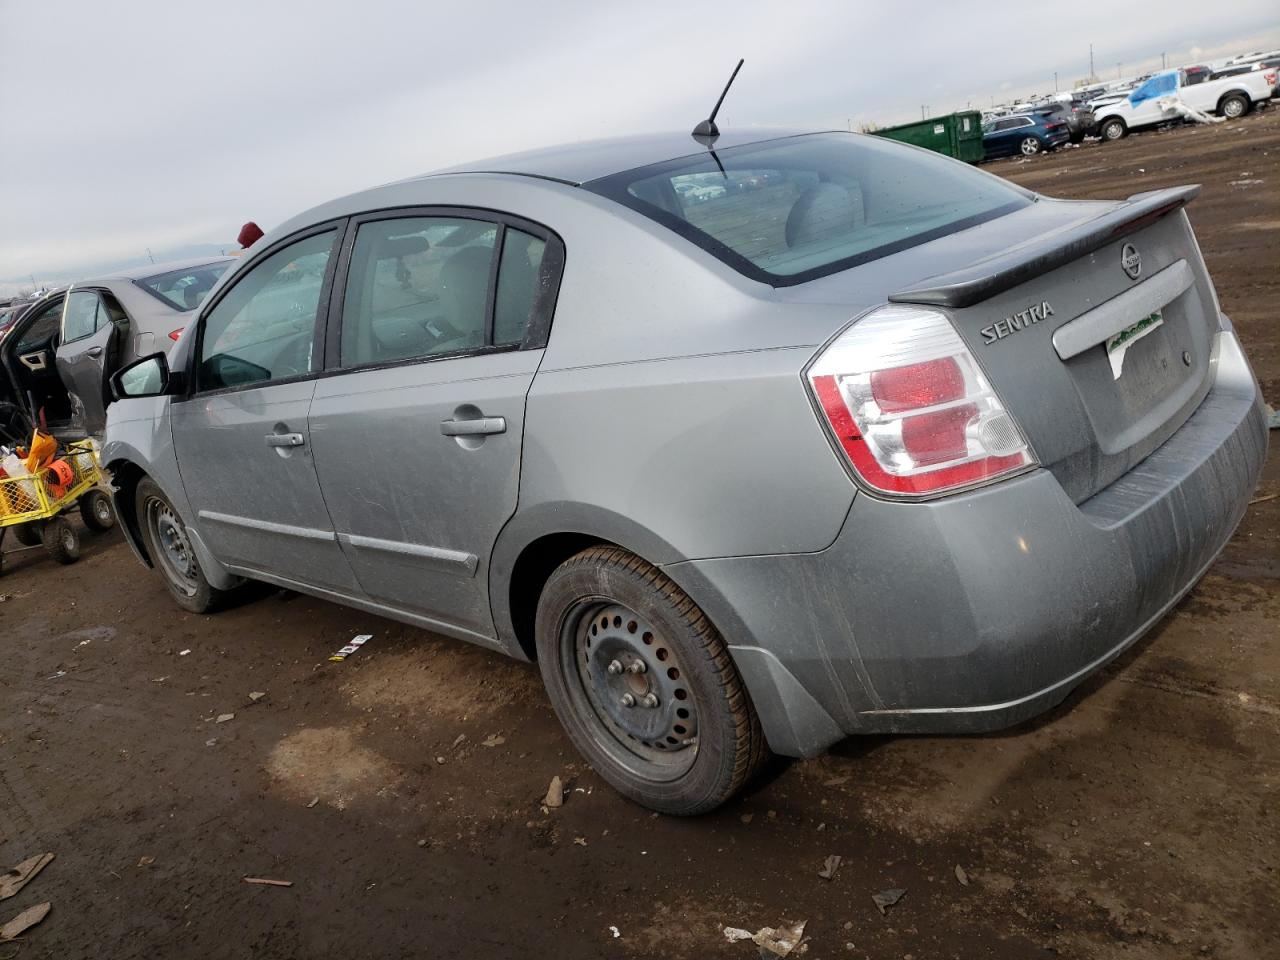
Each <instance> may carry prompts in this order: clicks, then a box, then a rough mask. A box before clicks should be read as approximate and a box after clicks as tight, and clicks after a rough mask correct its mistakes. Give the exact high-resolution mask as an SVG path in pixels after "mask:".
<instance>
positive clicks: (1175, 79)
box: [1093, 70, 1276, 140]
mask: <svg viewBox="0 0 1280 960" xmlns="http://www.w3.org/2000/svg"><path fill="white" fill-rule="evenodd" d="M1186 80H1187V77H1186V74H1184V73H1183V72H1182V71H1181V70H1166V71H1165V72H1163V73H1157V74H1156V75H1155V76H1154V77H1151V78H1149V79H1148V80H1146V81H1144V82H1143V83H1140V84H1139V85H1138V86H1137V87H1135V88H1134V89H1133V90H1132V91H1130V93H1129V95H1128V96H1127V97H1125V98H1124V99H1122V100H1118V101H1116V102H1113V103H1107V102H1106V101H1105V99H1104V100H1103V101H1102V102H1097V101H1095V104H1096V105H1094V107H1093V110H1094V114H1095V115H1096V116H1097V118H1098V127H1097V129H1098V133H1099V135H1100V136H1101V137H1102V139H1103V140H1119V139H1120V138H1121V137H1123V136H1124V135H1125V134H1127V133H1128V132H1129V131H1130V130H1137V129H1140V128H1142V127H1153V126H1155V125H1156V124H1158V123H1167V122H1169V121H1171V120H1178V119H1205V118H1206V117H1207V116H1208V115H1209V114H1217V115H1218V116H1219V117H1222V118H1224V119H1227V120H1234V119H1235V118H1236V117H1242V116H1244V115H1245V114H1246V113H1248V112H1249V111H1250V110H1252V109H1253V107H1254V105H1255V104H1259V103H1265V102H1266V101H1268V100H1270V99H1271V92H1272V89H1273V88H1274V87H1275V85H1276V71H1274V70H1253V71H1250V72H1249V73H1241V74H1237V75H1236V76H1233V77H1223V78H1222V79H1221V80H1206V81H1204V82H1203V83H1196V84H1191V85H1188V84H1187V82H1186Z"/></svg>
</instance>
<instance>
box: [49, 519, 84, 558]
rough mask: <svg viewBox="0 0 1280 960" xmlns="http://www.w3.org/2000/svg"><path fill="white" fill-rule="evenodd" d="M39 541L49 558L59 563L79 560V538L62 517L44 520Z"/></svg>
mask: <svg viewBox="0 0 1280 960" xmlns="http://www.w3.org/2000/svg"><path fill="white" fill-rule="evenodd" d="M40 539H41V541H42V542H43V543H44V548H45V550H47V551H48V553H49V556H51V557H53V559H55V560H57V561H58V562H59V563H75V562H76V561H77V560H79V559H80V537H79V536H77V534H76V532H75V530H73V529H71V524H69V523H67V521H66V520H64V519H63V518H62V517H54V518H53V519H52V520H46V521H45V523H44V526H43V527H42V528H41V530H40Z"/></svg>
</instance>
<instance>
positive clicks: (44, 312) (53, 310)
mask: <svg viewBox="0 0 1280 960" xmlns="http://www.w3.org/2000/svg"><path fill="white" fill-rule="evenodd" d="M64 302H65V301H62V300H59V301H57V302H55V303H51V304H49V305H48V306H47V307H42V308H41V309H40V312H39V313H38V314H37V315H36V316H35V317H33V318H32V320H31V322H30V324H29V325H28V326H27V328H26V329H25V330H23V331H22V334H21V336H20V337H19V339H18V347H17V352H18V355H19V356H21V355H22V354H24V353H31V352H32V351H35V350H45V349H47V348H48V347H50V346H52V341H53V336H54V334H56V333H57V332H58V325H59V323H60V322H61V320H62V307H63V304H64Z"/></svg>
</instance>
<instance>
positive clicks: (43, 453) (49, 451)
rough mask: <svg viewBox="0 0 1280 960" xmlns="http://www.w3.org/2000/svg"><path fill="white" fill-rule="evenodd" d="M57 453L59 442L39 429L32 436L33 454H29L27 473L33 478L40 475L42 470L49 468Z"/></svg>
mask: <svg viewBox="0 0 1280 960" xmlns="http://www.w3.org/2000/svg"><path fill="white" fill-rule="evenodd" d="M57 452H58V441H57V440H55V439H53V437H51V436H49V434H47V433H45V432H44V431H43V430H41V429H40V428H38V427H37V428H36V432H35V433H34V434H32V436H31V452H30V453H28V454H27V463H26V467H27V473H29V474H31V475H32V476H34V475H35V474H37V473H39V472H40V468H41V467H44V466H47V465H48V463H49V461H50V460H52V459H53V455H54V454H55V453H57Z"/></svg>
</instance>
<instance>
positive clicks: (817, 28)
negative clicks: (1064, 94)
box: [0, 0, 1280, 279]
mask: <svg viewBox="0 0 1280 960" xmlns="http://www.w3.org/2000/svg"><path fill="white" fill-rule="evenodd" d="M1232 7H1233V9H1232V17H1231V26H1230V28H1229V29H1224V28H1223V27H1222V18H1221V17H1220V15H1219V11H1218V10H1216V9H1215V8H1214V7H1213V5H1211V4H1205V3H1204V2H1203V0H1168V2H1166V3H1164V4H1162V5H1161V6H1160V9H1159V13H1158V14H1153V15H1152V16H1151V17H1148V18H1144V17H1143V16H1141V15H1140V14H1137V13H1135V12H1134V11H1135V9H1136V8H1134V7H1132V6H1129V7H1125V8H1123V12H1117V11H1118V10H1120V8H1119V7H1117V5H1116V4H1114V3H1110V2H1097V0H1080V2H1077V3H1074V4H1071V5H1069V7H1064V6H1063V5H1061V4H1043V5H1038V4H1037V5H1032V4H1026V3H1018V2H1007V0H989V2H971V3H955V4H952V3H946V4H942V3H916V2H900V3H894V4H883V3H857V4H854V3H829V4H816V3H803V2H797V3H792V4H781V3H777V2H776V0H771V2H761V0H736V2H731V3H718V4H711V3H701V2H684V3H679V4H675V3H655V2H647V3H578V2H542V3H538V4H522V3H490V2H474V3H470V4H448V5H446V4H438V3H437V4H425V3H403V2H390V0H361V2H359V3H350V2H343V3H340V4H339V3H332V2H325V3H321V2H316V0H312V2H294V0H289V2H284V0H280V2H273V3H261V2H243V0H223V2H220V3H217V4H211V5H191V4H177V3H173V2H171V0H131V2H130V3H128V4H104V3H101V2H96V0H63V2H59V3H40V4H19V3H18V2H17V0H0V36H3V37H5V38H6V43H5V46H4V52H3V56H2V57H0V130H3V131H4V149H3V150H0V225H3V229H2V230H0V278H5V277H23V276H26V275H28V274H30V273H32V272H34V273H36V275H37V278H38V279H45V278H53V277H56V276H62V277H66V276H69V275H71V274H74V273H75V271H76V270H77V269H81V268H84V267H86V266H87V265H89V264H96V263H102V262H107V261H112V260H120V259H129V258H136V257H138V256H140V255H141V254H142V252H143V250H144V249H145V248H146V247H151V248H152V249H155V250H157V251H158V250H162V249H167V248H173V247H177V246H181V245H183V244H188V243H197V242H210V241H223V242H226V241H229V240H231V239H232V238H233V237H234V236H235V234H236V232H237V230H238V228H239V226H240V224H241V223H242V222H243V221H244V220H246V219H256V220H258V221H259V222H260V223H261V224H262V225H263V226H264V227H270V226H271V225H273V224H275V223H277V222H279V221H280V220H282V219H284V218H285V217H287V216H290V215H292V214H293V213H296V212H298V211H299V210H301V209H303V208H305V207H307V206H309V205H311V204H314V203H318V202H321V201H323V200H325V199H327V198H329V197H332V196H334V195H337V194H341V193H346V192H349V191H352V190H357V189H360V188H363V187H366V186H369V185H371V184H374V183H378V182H383V181H386V180H392V179H397V178H400V177H405V176H410V175H413V174H415V173H420V172H423V171H426V170H430V169H433V168H436V167H440V166H445V165H448V164H451V163H457V162H461V161H464V160H468V159H472V158H475V157H478V156H483V155H487V154H494V153H505V152H509V151H513V150H520V149H526V148H530V147H535V146H540V145H544V144H549V143H554V142H558V141H564V140H577V139H584V138H591V137H599V136H610V135H616V134H623V133H631V132H637V131H644V130H654V129H663V128H672V127H674V128H680V129H683V128H685V127H691V126H692V124H693V123H694V122H695V121H696V120H697V119H699V117H701V116H702V115H704V114H705V112H706V111H707V109H708V108H709V107H710V105H711V103H712V101H713V100H714V97H715V95H716V94H717V93H718V90H719V87H720V85H721V84H723V82H724V79H725V78H726V76H727V74H728V71H729V69H730V68H731V67H732V64H733V62H734V60H735V59H736V58H737V57H738V56H743V57H746V59H747V66H746V67H745V68H744V70H743V72H742V75H741V76H740V77H739V80H738V83H737V84H736V86H735V88H734V90H733V93H732V94H731V96H730V98H729V100H728V101H726V104H725V108H724V111H723V113H722V118H723V119H724V120H726V121H727V122H729V123H734V124H739V125H745V124H754V123H760V124H767V125H785V126H815V127H832V126H840V127H843V126H845V125H846V123H850V122H852V123H853V124H855V125H857V124H861V123H866V122H879V123H885V122H893V121H896V120H901V119H909V118H911V117H912V116H919V111H920V105H921V104H927V105H929V107H930V110H931V112H946V111H949V110H953V109H957V108H963V107H964V106H965V104H966V103H967V102H973V103H974V104H975V105H981V104H985V103H986V102H988V98H989V97H991V96H992V95H995V96H997V97H1000V96H1002V94H1006V93H1007V94H1016V93H1024V92H1029V91H1031V90H1033V89H1035V90H1048V89H1051V87H1052V75H1053V72H1054V71H1057V72H1058V73H1059V79H1060V84H1061V85H1062V86H1063V87H1066V86H1069V85H1070V83H1071V82H1072V81H1073V80H1075V79H1077V78H1079V77H1081V76H1083V75H1084V74H1085V73H1087V70H1088V45H1089V43H1090V41H1092V42H1093V43H1094V46H1095V51H1096V54H1097V63H1098V66H1099V73H1105V74H1114V71H1115V69H1116V67H1115V64H1116V63H1117V62H1124V63H1125V64H1127V65H1128V67H1129V68H1130V69H1131V70H1133V71H1135V72H1136V71H1137V70H1139V69H1142V68H1144V67H1145V68H1148V69H1149V68H1150V66H1151V65H1152V64H1154V65H1157V66H1158V65H1159V54H1160V53H1161V52H1162V51H1166V52H1169V53H1170V54H1171V56H1173V57H1175V58H1176V57H1184V58H1187V59H1189V58H1191V56H1192V54H1191V53H1190V50H1191V48H1192V47H1199V48H1200V50H1201V52H1200V53H1199V54H1197V56H1201V57H1205V58H1207V57H1209V56H1211V55H1213V53H1214V51H1220V55H1224V56H1225V55H1226V54H1228V53H1231V52H1235V51H1236V50H1238V49H1239V48H1240V47H1241V46H1245V45H1248V44H1250V43H1251V42H1253V43H1263V42H1269V43H1270V44H1271V45H1272V46H1278V45H1280V29H1277V27H1278V26H1280V24H1277V18H1276V16H1275V13H1274V6H1273V3H1272V2H1269V0H1258V2H1255V0H1237V2H1235V3H1233V5H1232ZM1174 62H1176V59H1175V61H1174Z"/></svg>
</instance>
